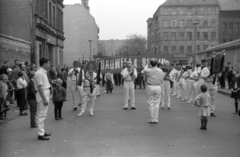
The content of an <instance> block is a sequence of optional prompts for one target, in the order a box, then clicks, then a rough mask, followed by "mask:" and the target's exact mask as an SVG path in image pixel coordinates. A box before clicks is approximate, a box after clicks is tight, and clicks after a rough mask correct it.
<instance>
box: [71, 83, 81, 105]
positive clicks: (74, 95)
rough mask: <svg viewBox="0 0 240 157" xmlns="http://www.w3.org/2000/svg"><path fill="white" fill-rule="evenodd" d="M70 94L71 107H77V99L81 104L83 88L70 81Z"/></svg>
mask: <svg viewBox="0 0 240 157" xmlns="http://www.w3.org/2000/svg"><path fill="white" fill-rule="evenodd" d="M71 93H72V100H73V107H77V106H78V101H77V99H78V97H79V99H80V103H81V104H82V97H83V86H77V84H76V82H74V81H72V83H71Z"/></svg>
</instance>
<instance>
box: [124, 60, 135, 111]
mask: <svg viewBox="0 0 240 157" xmlns="http://www.w3.org/2000/svg"><path fill="white" fill-rule="evenodd" d="M122 75H123V79H124V108H123V110H127V109H128V100H129V97H130V103H131V109H132V110H136V106H135V89H134V80H135V79H136V78H137V70H136V69H135V68H134V67H133V65H132V62H131V61H128V62H127V67H126V68H125V69H124V70H123V71H122Z"/></svg>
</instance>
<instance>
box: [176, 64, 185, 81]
mask: <svg viewBox="0 0 240 157" xmlns="http://www.w3.org/2000/svg"><path fill="white" fill-rule="evenodd" d="M184 72H185V68H184V67H182V69H181V71H180V73H179V75H178V77H177V82H178V81H179V80H180V79H181V77H182V75H183V73H184Z"/></svg>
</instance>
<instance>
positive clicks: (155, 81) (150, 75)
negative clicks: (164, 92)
mask: <svg viewBox="0 0 240 157" xmlns="http://www.w3.org/2000/svg"><path fill="white" fill-rule="evenodd" d="M156 65H157V60H156V59H151V60H150V65H149V66H146V67H145V68H144V70H143V74H144V75H145V76H146V77H147V88H146V93H147V103H148V105H149V111H150V116H151V119H150V120H149V121H148V122H149V123H151V124H155V123H158V113H159V103H160V101H161V84H162V83H163V76H164V74H163V72H162V70H161V69H160V68H157V67H156Z"/></svg>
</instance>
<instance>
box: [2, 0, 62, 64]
mask: <svg viewBox="0 0 240 157" xmlns="http://www.w3.org/2000/svg"><path fill="white" fill-rule="evenodd" d="M0 6H3V7H1V10H0V21H1V25H0V42H1V44H0V45H1V49H0V51H1V53H0V54H1V55H2V56H4V57H1V59H3V58H5V57H6V58H7V59H9V60H10V61H11V62H12V61H13V60H15V59H18V60H19V61H30V62H32V63H35V64H36V65H39V58H40V57H43V56H45V57H48V58H50V60H51V63H52V64H53V65H55V66H57V65H58V64H62V63H63V60H62V58H63V57H62V56H63V41H64V36H63V12H62V9H63V7H64V5H63V0H32V1H15V0H1V1H0ZM0 62H1V61H0Z"/></svg>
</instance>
